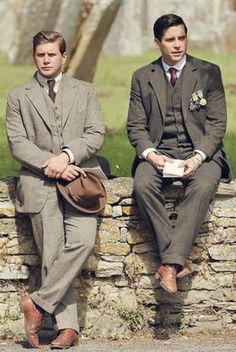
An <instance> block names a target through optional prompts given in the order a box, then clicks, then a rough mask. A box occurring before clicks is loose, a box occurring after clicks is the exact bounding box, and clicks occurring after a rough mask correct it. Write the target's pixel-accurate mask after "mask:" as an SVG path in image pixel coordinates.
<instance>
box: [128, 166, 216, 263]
mask: <svg viewBox="0 0 236 352" xmlns="http://www.w3.org/2000/svg"><path fill="white" fill-rule="evenodd" d="M220 177H221V167H220V166H219V165H218V164H217V163H216V162H215V161H213V160H211V161H209V162H207V161H205V162H203V164H202V165H201V166H200V167H199V168H198V169H197V171H196V172H195V174H194V175H193V176H192V177H190V178H188V179H185V180H181V179H179V180H181V181H182V182H183V184H184V186H185V187H186V188H185V196H184V199H183V200H182V201H181V203H180V204H179V206H178V217H177V220H176V223H175V227H173V226H172V223H171V221H170V220H169V216H168V212H167V210H166V209H165V199H164V196H163V194H162V187H163V185H165V184H168V185H170V184H171V183H172V182H173V179H170V178H167V179H164V178H163V177H162V175H161V174H160V173H158V172H157V171H156V170H155V169H154V167H153V166H152V165H151V164H150V163H149V162H147V161H143V162H141V163H140V164H139V165H138V167H137V169H136V173H135V177H134V193H135V197H136V200H137V203H138V206H139V209H140V212H141V215H142V217H143V218H144V219H145V221H146V223H147V225H148V226H149V229H150V230H151V232H152V233H153V234H154V235H155V237H156V240H157V246H158V250H159V253H160V257H161V259H162V263H164V264H165V263H166V264H179V265H183V264H184V262H185V259H186V257H187V255H188V254H189V251H190V249H191V246H192V243H193V241H194V239H195V236H196V235H197V233H198V232H199V231H200V228H201V225H202V223H203V220H204V217H205V216H206V214H207V210H208V207H209V204H210V202H211V201H212V200H213V198H214V195H215V192H216V189H217V185H218V183H219V181H220ZM175 180H176V179H175Z"/></svg>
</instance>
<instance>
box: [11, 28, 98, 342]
mask: <svg viewBox="0 0 236 352" xmlns="http://www.w3.org/2000/svg"><path fill="white" fill-rule="evenodd" d="M66 56H67V53H66V43H65V41H64V38H63V37H62V36H61V34H59V33H57V32H54V31H41V32H39V33H37V34H36V35H35V36H34V38H33V58H34V62H35V65H36V68H37V71H36V73H35V74H34V77H33V78H32V80H31V81H30V82H29V83H27V84H25V85H24V86H23V87H21V88H19V89H16V90H15V91H13V92H11V93H10V94H9V97H8V104H7V134H8V139H9V144H10V148H11V151H12V154H13V156H14V157H15V158H16V159H17V160H19V161H20V163H21V164H22V169H21V171H20V178H19V182H18V185H17V198H16V209H17V211H18V212H23V213H29V215H30V218H31V223H32V228H33V234H34V238H35V242H36V245H37V248H38V251H39V253H40V255H41V257H42V285H41V287H40V288H39V290H38V291H35V292H33V293H32V294H31V295H29V294H25V295H24V296H23V297H22V299H21V303H20V305H21V309H22V311H23V313H24V319H25V330H26V334H27V337H28V340H29V342H30V344H31V345H32V346H33V347H38V346H39V339H38V334H37V333H38V330H39V328H40V326H41V323H42V321H43V316H44V313H45V312H47V313H50V314H51V315H52V316H53V318H54V320H55V323H56V325H57V328H58V331H59V333H58V337H57V338H56V339H55V340H54V341H53V342H52V344H51V347H52V348H61V349H63V348H69V347H70V346H72V345H76V344H78V332H79V325H78V317H77V305H76V298H75V296H74V290H73V281H74V279H75V278H76V277H77V275H78V273H79V272H80V271H81V269H82V267H83V265H84V263H85V262H86V260H87V258H88V257H89V255H90V253H91V251H92V249H93V247H94V243H95V237H96V231H97V219H96V216H95V215H88V216H87V215H85V214H81V213H79V212H78V211H76V210H75V209H74V208H72V206H70V205H69V203H67V202H66V201H64V199H63V198H62V196H61V195H60V194H59V193H58V191H57V187H56V181H57V180H65V181H72V180H74V179H75V178H76V177H77V176H79V175H82V177H86V174H85V172H84V171H83V169H82V168H83V167H95V166H97V164H98V163H97V159H96V157H95V153H96V152H97V151H98V150H99V148H100V147H101V145H102V143H103V139H104V124H103V119H102V114H101V109H100V105H99V102H98V99H97V95H96V91H95V88H94V86H93V85H92V84H90V83H86V82H82V81H79V80H76V79H73V78H70V77H69V76H67V75H65V74H63V73H62V65H63V64H64V63H65V61H66Z"/></svg>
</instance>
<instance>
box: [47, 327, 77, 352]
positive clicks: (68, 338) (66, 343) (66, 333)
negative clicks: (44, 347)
mask: <svg viewBox="0 0 236 352" xmlns="http://www.w3.org/2000/svg"><path fill="white" fill-rule="evenodd" d="M78 344H79V335H78V333H77V332H76V331H75V330H73V329H64V330H60V333H59V335H58V336H57V338H56V339H55V340H53V341H52V343H51V348H52V349H59V350H63V349H66V348H70V347H71V346H77V345H78Z"/></svg>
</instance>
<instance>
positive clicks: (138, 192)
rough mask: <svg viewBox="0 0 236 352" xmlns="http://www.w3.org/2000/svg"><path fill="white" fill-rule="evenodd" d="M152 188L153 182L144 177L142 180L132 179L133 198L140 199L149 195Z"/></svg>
mask: <svg viewBox="0 0 236 352" xmlns="http://www.w3.org/2000/svg"><path fill="white" fill-rule="evenodd" d="M152 187H153V180H152V179H151V178H150V177H147V176H144V177H142V178H137V179H134V193H135V196H136V197H138V198H140V197H142V198H143V197H144V196H145V195H146V194H147V193H149V191H150V189H151V188H152Z"/></svg>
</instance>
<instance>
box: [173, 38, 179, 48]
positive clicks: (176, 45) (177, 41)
mask: <svg viewBox="0 0 236 352" xmlns="http://www.w3.org/2000/svg"><path fill="white" fill-rule="evenodd" d="M174 45H175V48H179V47H180V41H179V40H178V39H176V40H175V43H174Z"/></svg>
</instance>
